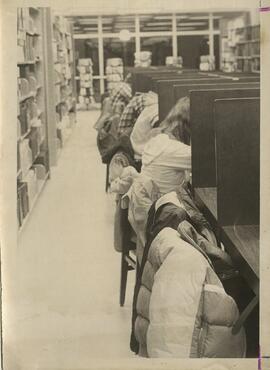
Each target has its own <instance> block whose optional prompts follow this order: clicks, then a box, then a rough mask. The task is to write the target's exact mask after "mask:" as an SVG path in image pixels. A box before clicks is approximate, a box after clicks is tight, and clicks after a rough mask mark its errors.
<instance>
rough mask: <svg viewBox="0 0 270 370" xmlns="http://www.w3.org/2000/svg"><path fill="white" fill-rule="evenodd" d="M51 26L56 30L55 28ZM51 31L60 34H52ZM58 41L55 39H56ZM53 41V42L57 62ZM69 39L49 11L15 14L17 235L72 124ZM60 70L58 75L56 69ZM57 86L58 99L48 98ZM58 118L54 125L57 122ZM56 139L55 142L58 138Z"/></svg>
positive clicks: (67, 31)
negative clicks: (55, 51)
mask: <svg viewBox="0 0 270 370" xmlns="http://www.w3.org/2000/svg"><path fill="white" fill-rule="evenodd" d="M55 25H56V26H55ZM56 29H57V30H58V31H59V34H58V35H57V34H56V33H57V32H56ZM56 37H57V38H56ZM54 40H56V41H57V47H56V50H57V54H56V57H57V58H56V59H55V58H54V57H55V54H54V50H55V49H54V48H55V45H54ZM73 50H74V44H73V34H72V28H71V26H70V24H68V23H67V21H66V20H65V19H64V18H61V20H60V21H59V17H58V18H56V19H55V18H53V17H52V14H51V10H50V8H46V7H43V8H34V7H27V8H18V9H17V83H18V88H17V216H18V230H19V233H20V232H21V231H22V230H23V228H24V226H25V224H26V223H27V220H28V219H29V217H30V215H31V213H32V210H33V208H34V206H35V204H36V202H37V201H38V199H39V197H40V194H41V192H42V191H43V189H44V187H45V185H46V183H47V180H48V179H49V178H50V172H51V167H52V166H54V165H56V164H57V154H58V149H57V140H59V141H60V145H59V146H62V145H63V144H64V138H65V137H66V136H67V133H68V129H70V128H71V126H72V125H73V123H74V122H75V107H76V99H75V80H74V73H75V68H74V63H73ZM56 65H60V67H61V69H60V73H59V75H57V80H56V73H55V66H56ZM56 86H59V89H60V90H59V92H60V94H59V96H58V98H56V94H52V93H51V92H52V91H56ZM57 114H58V116H59V121H57V117H58V116H57ZM58 138H59V139H58Z"/></svg>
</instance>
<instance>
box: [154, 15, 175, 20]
mask: <svg viewBox="0 0 270 370" xmlns="http://www.w3.org/2000/svg"><path fill="white" fill-rule="evenodd" d="M154 18H155V19H158V20H159V19H172V16H171V15H159V16H154Z"/></svg>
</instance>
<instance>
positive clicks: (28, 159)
mask: <svg viewBox="0 0 270 370" xmlns="http://www.w3.org/2000/svg"><path fill="white" fill-rule="evenodd" d="M44 135H45V129H44V125H41V126H40V127H37V128H35V129H32V130H31V131H30V132H29V135H27V137H26V138H25V139H23V140H20V141H19V142H18V144H17V145H18V150H17V170H18V172H21V173H22V174H23V175H24V176H26V174H27V173H28V171H29V169H30V168H31V166H32V164H33V162H34V161H35V160H36V158H37V157H38V156H39V153H40V152H41V148H42V145H43V141H44Z"/></svg>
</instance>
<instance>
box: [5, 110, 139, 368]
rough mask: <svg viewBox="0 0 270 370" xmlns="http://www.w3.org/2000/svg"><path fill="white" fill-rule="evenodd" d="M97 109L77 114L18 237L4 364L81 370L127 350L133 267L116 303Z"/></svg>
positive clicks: (110, 205)
mask: <svg viewBox="0 0 270 370" xmlns="http://www.w3.org/2000/svg"><path fill="white" fill-rule="evenodd" d="M99 113H100V112H96V111H92V112H78V114H77V124H76V126H75V128H74V131H73V133H72V135H71V136H70V138H69V140H68V142H67V145H66V146H65V147H64V148H63V150H62V152H61V156H60V159H59V163H58V165H57V167H56V168H53V172H52V178H51V180H49V182H48V184H47V186H46V187H45V188H44V191H43V193H42V195H41V197H40V199H39V200H38V202H37V204H36V206H35V208H34V210H33V214H32V215H31V217H30V219H29V221H28V223H27V224H26V225H25V228H24V230H23V231H22V235H21V236H20V239H19V245H18V248H19V253H18V254H19V260H18V261H17V262H18V269H20V273H19V274H18V275H19V276H20V281H19V282H18V284H16V285H17V286H18V287H19V288H18V289H17V291H16V294H14V295H13V297H12V302H10V310H12V311H13V312H12V315H11V316H10V317H12V318H13V319H12V320H11V321H9V324H10V326H11V327H10V330H9V331H7V334H8V332H10V333H16V337H12V338H10V337H8V338H6V339H7V340H6V343H7V347H10V348H13V352H12V353H11V352H10V351H9V348H6V353H5V360H6V363H7V364H9V366H8V369H13V370H16V369H18V368H20V369H27V368H28V366H29V368H30V365H31V368H32V367H33V365H35V366H36V368H75V367H76V368H83V367H87V365H89V364H90V363H91V359H93V358H102V357H104V355H105V353H106V358H109V357H112V358H113V357H114V358H116V357H122V358H124V357H131V356H132V353H131V351H130V349H129V335H130V323H131V304H132V292H133V284H134V273H132V274H130V278H129V281H128V285H129V286H128V287H127V297H126V303H125V306H124V307H122V308H121V307H120V306H119V282H120V254H118V253H116V252H115V250H114V249H113V244H112V243H113V213H114V195H112V194H106V193H105V166H104V165H103V164H101V161H100V158H99V154H98V150H97V146H96V131H95V130H94V129H93V124H94V122H95V121H96V119H97V117H98V115H99ZM10 310H9V313H10V314H11V311H10ZM14 348H15V349H16V351H15V353H14ZM75 359H76V360H75ZM74 361H76V363H75V362H74Z"/></svg>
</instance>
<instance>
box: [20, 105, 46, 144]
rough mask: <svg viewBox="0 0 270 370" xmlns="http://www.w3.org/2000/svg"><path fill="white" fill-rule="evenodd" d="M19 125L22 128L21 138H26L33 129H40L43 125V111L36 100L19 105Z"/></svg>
mask: <svg viewBox="0 0 270 370" xmlns="http://www.w3.org/2000/svg"><path fill="white" fill-rule="evenodd" d="M18 113H19V114H18V121H17V124H18V126H19V127H20V136H19V138H20V137H21V136H24V135H25V134H26V133H27V132H28V131H29V130H30V129H31V127H39V126H40V125H41V124H42V121H41V118H42V111H41V110H40V108H39V106H38V104H37V103H36V101H35V99H34V98H29V99H27V100H25V101H23V102H21V103H20V105H19V112H18Z"/></svg>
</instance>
